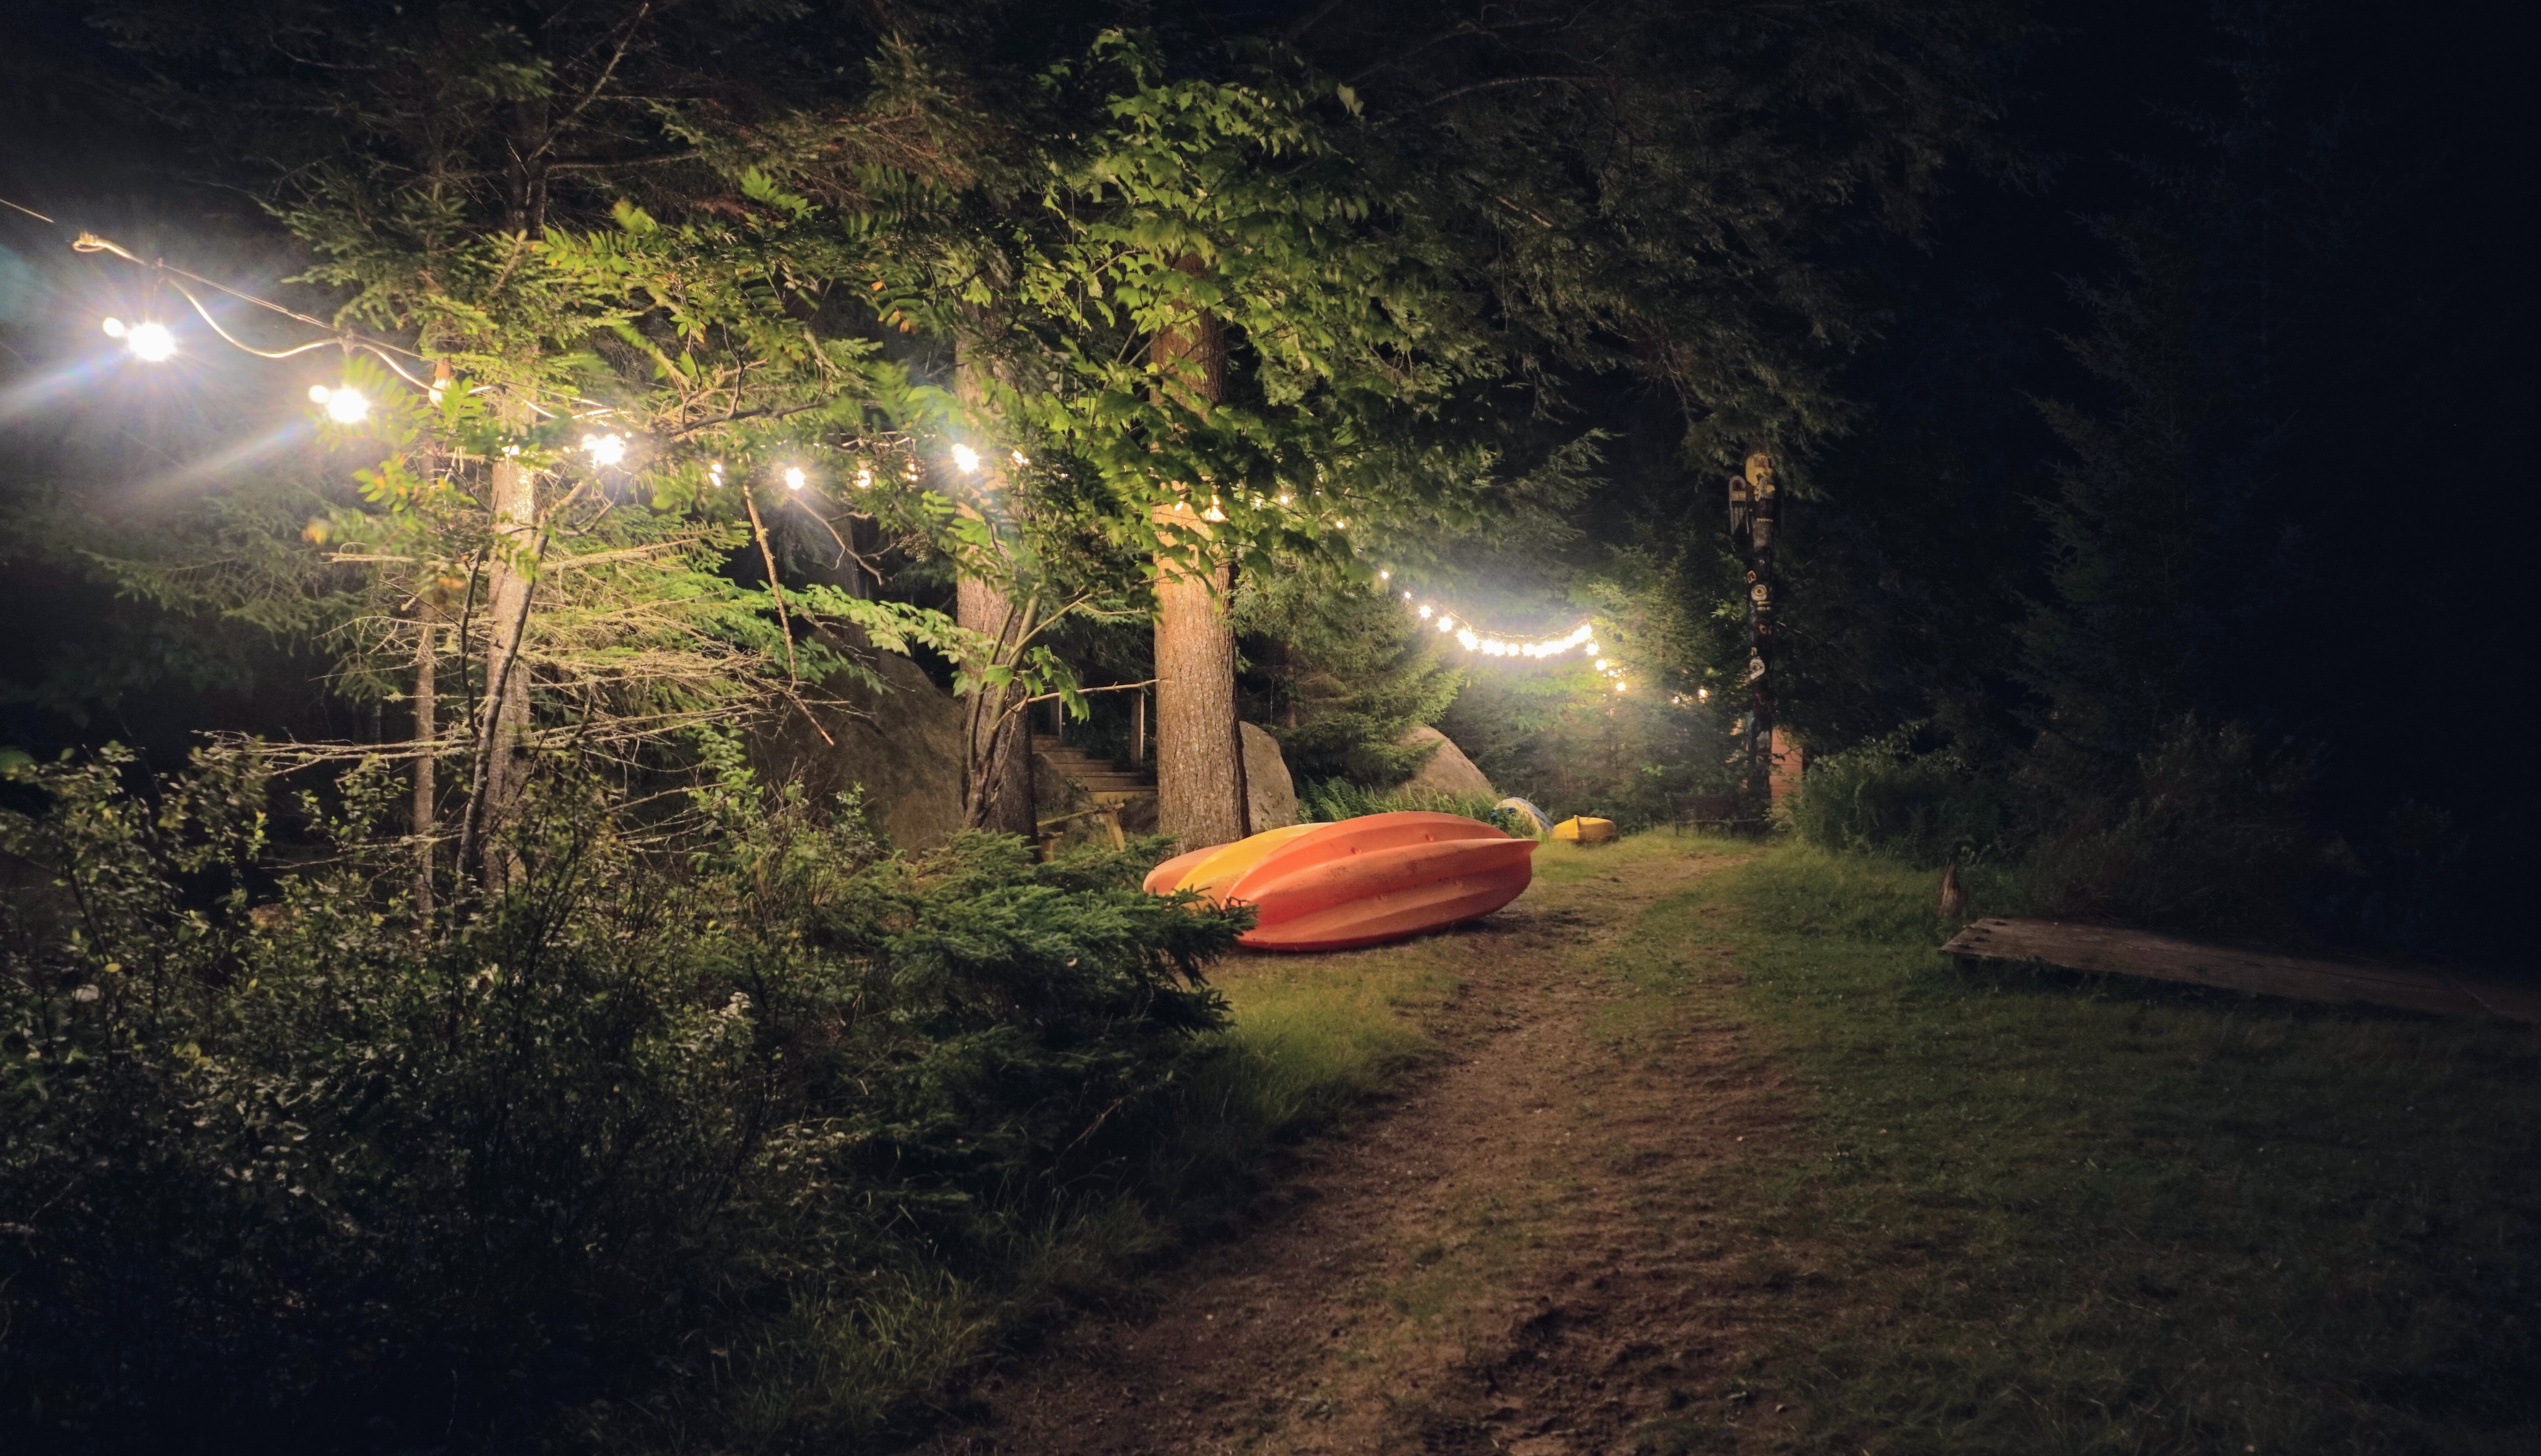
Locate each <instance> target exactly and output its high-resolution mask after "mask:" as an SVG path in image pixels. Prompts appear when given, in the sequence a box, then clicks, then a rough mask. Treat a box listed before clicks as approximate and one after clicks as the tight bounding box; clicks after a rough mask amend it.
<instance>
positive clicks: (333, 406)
mask: <svg viewBox="0 0 2541 1456" xmlns="http://www.w3.org/2000/svg"><path fill="white" fill-rule="evenodd" d="M309 402H310V403H312V404H324V405H326V406H327V418H328V419H331V420H333V421H334V422H335V423H337V424H360V423H361V422H362V420H363V419H364V418H366V417H367V416H368V415H369V414H370V412H371V401H370V400H367V399H365V398H363V396H362V392H361V391H360V390H357V389H355V388H353V387H352V386H351V385H339V386H337V387H336V388H334V389H331V390H330V389H328V388H327V387H326V386H325V385H311V386H310V387H309ZM506 453H507V454H508V453H511V452H506Z"/></svg>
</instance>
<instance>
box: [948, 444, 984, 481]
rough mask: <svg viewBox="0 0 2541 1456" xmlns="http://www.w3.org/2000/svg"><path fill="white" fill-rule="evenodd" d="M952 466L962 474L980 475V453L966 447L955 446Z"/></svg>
mask: <svg viewBox="0 0 2541 1456" xmlns="http://www.w3.org/2000/svg"><path fill="white" fill-rule="evenodd" d="M953 464H954V465H955V466H957V467H959V468H960V470H961V472H962V473H963V474H966V475H976V474H978V473H980V452H978V451H977V450H974V449H972V448H971V447H970V446H968V445H956V446H954V447H953Z"/></svg>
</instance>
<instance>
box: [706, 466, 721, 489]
mask: <svg viewBox="0 0 2541 1456" xmlns="http://www.w3.org/2000/svg"><path fill="white" fill-rule="evenodd" d="M706 480H707V482H708V483H710V484H712V485H713V486H714V488H716V489H717V490H721V489H722V488H723V462H722V461H719V460H718V461H715V462H713V463H712V464H710V465H708V466H707V467H706Z"/></svg>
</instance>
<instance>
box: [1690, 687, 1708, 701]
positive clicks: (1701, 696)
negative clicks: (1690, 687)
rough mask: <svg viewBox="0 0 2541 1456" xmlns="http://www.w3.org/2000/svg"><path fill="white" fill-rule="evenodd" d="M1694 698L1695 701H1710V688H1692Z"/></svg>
mask: <svg viewBox="0 0 2541 1456" xmlns="http://www.w3.org/2000/svg"><path fill="white" fill-rule="evenodd" d="M1694 700H1695V701H1697V702H1708V701H1710V700H1711V690H1710V689H1708V688H1697V689H1696V690H1694Z"/></svg>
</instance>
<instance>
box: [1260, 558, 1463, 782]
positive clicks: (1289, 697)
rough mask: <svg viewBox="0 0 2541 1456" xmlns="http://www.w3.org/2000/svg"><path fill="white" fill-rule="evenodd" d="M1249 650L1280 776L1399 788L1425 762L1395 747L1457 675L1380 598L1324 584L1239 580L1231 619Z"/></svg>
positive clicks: (1440, 705) (1451, 688)
mask: <svg viewBox="0 0 2541 1456" xmlns="http://www.w3.org/2000/svg"><path fill="white" fill-rule="evenodd" d="M1230 615H1231V617H1232V618H1233V620H1234V624H1235V629H1236V631H1237V633H1238V634H1239V636H1241V637H1243V638H1245V639H1248V640H1253V639H1267V640H1258V641H1256V642H1255V645H1254V647H1253V649H1252V651H1251V653H1250V656H1251V658H1252V662H1251V667H1252V670H1253V673H1254V674H1255V675H1256V676H1258V677H1262V678H1267V679H1269V680H1270V692H1269V693H1268V696H1269V698H1270V703H1269V707H1270V712H1269V714H1268V717H1269V718H1270V721H1271V722H1272V723H1273V724H1274V725H1275V726H1274V728H1273V731H1274V732H1275V733H1276V734H1277V735H1278V739H1279V750H1280V754H1281V756H1282V757H1283V758H1285V759H1286V761H1287V764H1288V771H1289V772H1290V773H1291V774H1293V775H1295V776H1296V777H1297V778H1299V779H1301V780H1303V779H1308V778H1323V777H1346V778H1348V779H1351V780H1352V781H1354V782H1357V783H1361V784H1365V785H1368V786H1370V787H1376V788H1382V787H1384V786H1386V785H1388V784H1395V783H1400V782H1402V781H1403V780H1404V779H1406V778H1409V777H1411V776H1412V775H1413V774H1414V773H1416V772H1417V771H1418V770H1419V767H1420V764H1422V762H1424V761H1425V760H1426V759H1427V758H1428V752H1427V751H1426V750H1425V749H1423V748H1421V747H1419V746H1417V745H1406V744H1404V743H1403V742H1402V739H1403V738H1404V736H1405V735H1406V734H1408V733H1410V732H1411V731H1412V730H1413V729H1415V728H1418V727H1420V726H1422V725H1424V724H1429V723H1434V722H1436V721H1437V720H1438V718H1439V715H1440V714H1442V713H1444V712H1445V711H1446V710H1447V705H1448V704H1449V703H1451V702H1453V701H1455V699H1456V693H1457V692H1458V690H1459V689H1461V688H1462V687H1463V684H1464V680H1465V675H1464V674H1462V673H1460V672H1459V671H1457V670H1456V669H1454V668H1451V667H1449V666H1447V665H1446V663H1445V662H1444V661H1443V660H1442V658H1443V655H1444V654H1443V653H1442V652H1441V650H1440V648H1439V646H1438V634H1437V633H1435V632H1429V631H1423V630H1421V624H1420V622H1419V621H1418V620H1417V619H1415V618H1414V617H1413V616H1412V613H1411V610H1410V609H1409V608H1407V607H1405V606H1404V605H1403V604H1402V603H1401V602H1400V601H1399V600H1397V599H1396V598H1395V597H1393V596H1392V595H1390V594H1388V593H1386V592H1384V591H1381V590H1380V591H1369V590H1367V589H1366V588H1364V587H1361V586H1359V585H1358V584H1357V583H1355V582H1351V581H1349V580H1347V579H1345V578H1344V579H1340V580H1336V579H1334V577H1333V576H1332V575H1331V574H1329V573H1324V572H1316V571H1309V570H1286V571H1274V572H1267V573H1253V574H1248V575H1247V577H1246V578H1245V581H1244V584H1243V586H1242V587H1241V588H1240V590H1239V591H1238V594H1237V597H1236V601H1235V606H1234V609H1233V611H1232V613H1231V614H1230Z"/></svg>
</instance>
